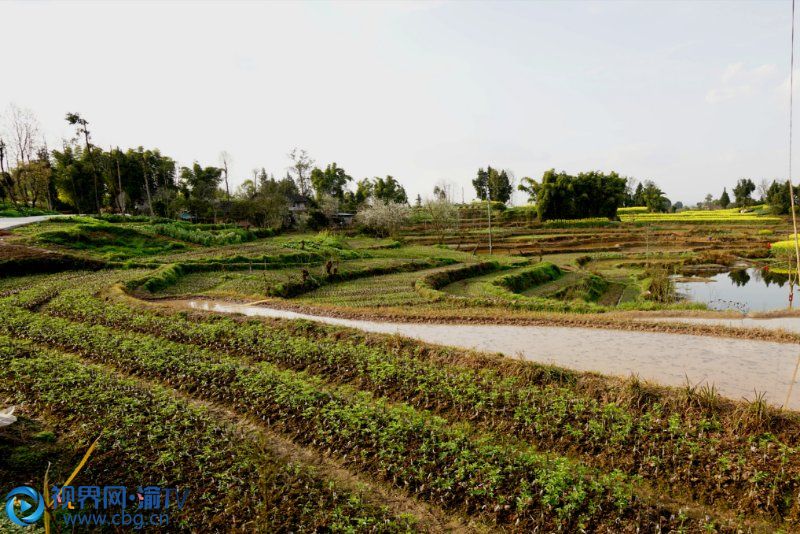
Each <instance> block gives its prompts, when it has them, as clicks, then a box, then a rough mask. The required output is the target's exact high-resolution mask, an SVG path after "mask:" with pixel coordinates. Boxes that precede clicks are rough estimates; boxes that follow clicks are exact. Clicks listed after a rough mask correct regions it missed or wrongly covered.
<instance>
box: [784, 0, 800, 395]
mask: <svg viewBox="0 0 800 534" xmlns="http://www.w3.org/2000/svg"><path fill="white" fill-rule="evenodd" d="M794 4H795V0H792V41H791V42H792V52H791V54H790V57H791V59H790V63H789V65H790V70H789V201H790V204H791V207H792V227H793V229H794V253H795V258H796V260H797V269H798V271H797V274H798V278H800V243H798V239H799V238H798V235H797V214H796V213H795V212H794V186H793V185H792V96H793V92H794ZM791 278H792V262H791V260H789V279H790V280H791ZM789 291H793V287H792V284H791V283H790V284H789ZM792 296H793V294H790V295H789V307H790V308H791V307H792ZM799 368H800V354H798V355H797V363H796V364H795V366H794V373H792V380H791V381H790V382H789V390H788V391H787V392H786V400H785V401H784V403H783V407H784V408H786V407H787V406H788V405H789V399H790V398H791V396H792V389H793V388H794V383H795V380H797V370H798V369H799Z"/></svg>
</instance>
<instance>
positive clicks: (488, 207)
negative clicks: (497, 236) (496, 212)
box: [486, 185, 492, 256]
mask: <svg viewBox="0 0 800 534" xmlns="http://www.w3.org/2000/svg"><path fill="white" fill-rule="evenodd" d="M486 212H487V213H488V214H489V256H491V255H492V192H491V191H490V190H489V186H488V185H487V186H486Z"/></svg>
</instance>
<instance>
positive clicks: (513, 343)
mask: <svg viewBox="0 0 800 534" xmlns="http://www.w3.org/2000/svg"><path fill="white" fill-rule="evenodd" d="M172 304H173V305H178V306H183V307H188V308H193V309H198V310H208V311H213V312H218V313H239V314H243V315H248V316H260V317H275V318H284V319H307V320H311V321H318V322H322V323H327V324H333V325H339V326H346V327H350V328H358V329H360V330H364V331H367V332H378V333H385V334H400V335H403V336H407V337H410V338H415V339H418V340H421V341H425V342H428V343H436V344H440V345H449V346H453V347H460V348H465V349H474V350H479V351H484V352H493V353H497V352H499V353H501V354H503V355H505V356H509V357H513V358H522V359H525V360H530V361H536V362H539V363H547V364H554V365H558V366H561V367H567V368H570V369H576V370H579V371H595V372H598V373H603V374H610V375H617V376H623V377H625V376H630V375H632V374H633V375H637V376H639V377H640V378H642V379H645V380H649V381H653V382H657V383H660V384H663V385H668V386H683V385H685V384H686V381H687V378H688V380H689V381H690V382H691V383H692V385H695V384H696V385H701V386H702V385H703V384H713V385H714V386H715V387H716V388H717V390H718V391H719V393H720V394H721V395H724V396H726V397H729V398H732V399H741V398H746V399H753V398H754V397H755V396H756V395H755V392H759V393H761V392H763V393H764V394H765V396H766V399H767V401H768V402H770V403H772V404H774V405H781V404H782V403H783V402H784V400H785V398H786V392H787V389H788V386H789V381H790V379H791V376H792V372H793V371H794V367H795V362H796V361H797V356H798V350H800V347H798V346H797V345H796V344H788V343H775V342H770V341H754V340H743V339H726V338H720V337H707V336H698V335H688V334H667V333H658V332H631V331H621V330H601V329H596V328H576V327H557V326H552V327H550V326H512V325H458V324H420V323H396V322H378V321H364V320H354V319H342V318H337V317H325V316H319V315H310V314H306V313H298V312H293V311H289V310H281V309H275V308H269V307H266V306H261V305H248V304H235V303H230V302H225V301H213V300H179V301H172ZM671 320H672V321H683V319H671ZM726 321H727V320H726ZM753 321H757V322H756V323H755V324H752V322H753ZM772 321H776V320H774V319H761V320H755V319H752V320H750V323H747V324H745V323H742V325H743V326H745V327H746V326H758V327H762V328H786V329H787V330H789V329H791V330H795V329H799V330H800V318H794V321H796V322H797V323H794V322H792V323H791V326H787V325H788V324H789V323H790V322H791V319H790V320H787V319H782V320H778V322H777V323H775V324H774V325H773V324H772ZM787 407H788V408H790V409H794V410H800V386H797V387H795V388H794V392H793V395H792V398H791V399H790V401H789V404H788V406H787Z"/></svg>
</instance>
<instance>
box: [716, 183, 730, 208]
mask: <svg viewBox="0 0 800 534" xmlns="http://www.w3.org/2000/svg"><path fill="white" fill-rule="evenodd" d="M719 205H720V207H721V208H722V209H725V208H727V207H728V206H730V205H731V197H730V196H728V190H727V189H726V188H724V187H723V188H722V195H720V197H719Z"/></svg>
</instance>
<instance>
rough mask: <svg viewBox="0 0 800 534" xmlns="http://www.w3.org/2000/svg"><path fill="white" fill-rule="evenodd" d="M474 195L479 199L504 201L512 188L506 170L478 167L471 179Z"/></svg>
mask: <svg viewBox="0 0 800 534" xmlns="http://www.w3.org/2000/svg"><path fill="white" fill-rule="evenodd" d="M472 186H473V187H474V188H475V195H476V196H477V197H478V198H479V199H481V200H488V199H491V200H494V201H497V202H503V203H506V202H508V201H509V200H510V199H511V193H512V192H513V190H514V187H513V184H512V183H511V179H510V178H509V176H508V172H507V171H506V170H498V169H493V168H492V167H491V166H487V167H486V170H483V169H482V168H481V169H478V174H477V176H476V177H475V179H473V180H472Z"/></svg>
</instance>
